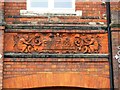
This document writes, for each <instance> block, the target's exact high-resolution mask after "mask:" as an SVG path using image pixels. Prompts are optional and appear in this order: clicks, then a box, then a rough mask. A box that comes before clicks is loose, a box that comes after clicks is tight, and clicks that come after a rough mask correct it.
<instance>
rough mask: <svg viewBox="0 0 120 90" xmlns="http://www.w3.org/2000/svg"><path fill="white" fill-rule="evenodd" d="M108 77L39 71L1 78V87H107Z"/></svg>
mask: <svg viewBox="0 0 120 90" xmlns="http://www.w3.org/2000/svg"><path fill="white" fill-rule="evenodd" d="M109 84H110V83H109V78H104V77H98V76H90V75H85V74H80V73H67V72H65V73H51V72H50V73H49V72H48V73H39V74H34V75H27V76H21V77H15V78H9V79H4V80H3V88H20V87H22V88H35V87H52V86H54V87H55V86H62V87H64V86H65V87H66V86H71V87H84V88H109V87H110V86H109Z"/></svg>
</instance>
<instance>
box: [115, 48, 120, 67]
mask: <svg viewBox="0 0 120 90" xmlns="http://www.w3.org/2000/svg"><path fill="white" fill-rule="evenodd" d="M117 49H118V52H117V54H116V55H115V59H117V60H118V63H119V68H120V46H118V47H117Z"/></svg>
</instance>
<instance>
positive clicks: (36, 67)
mask: <svg viewBox="0 0 120 90" xmlns="http://www.w3.org/2000/svg"><path fill="white" fill-rule="evenodd" d="M36 60H37V61H36ZM62 60H63V61H62ZM40 73H41V75H42V74H44V73H46V75H47V76H45V75H44V76H43V77H42V78H41V79H43V81H45V80H46V79H45V77H48V78H47V82H48V83H49V84H50V85H53V86H54V85H56V84H53V83H52V82H56V83H59V82H60V81H59V80H60V79H62V77H61V76H59V75H60V74H61V75H64V74H68V77H66V76H64V78H66V79H64V80H62V83H66V84H62V85H63V86H64V85H68V81H66V80H68V79H70V77H69V75H70V76H71V75H72V74H73V76H74V75H76V74H77V73H78V74H79V76H80V77H82V75H84V77H86V76H88V77H92V78H96V79H94V80H95V81H93V82H90V81H87V80H88V79H87V78H86V79H85V80H84V82H83V81H81V80H76V81H74V85H75V84H76V85H77V84H78V81H80V82H81V83H83V84H87V83H91V84H92V85H93V86H94V88H100V87H101V88H103V87H108V86H109V83H105V82H106V80H105V81H104V83H105V85H102V86H99V84H100V83H101V84H103V83H102V82H103V81H101V80H102V78H104V79H109V63H108V60H107V59H106V58H101V59H99V58H6V59H5V60H4V80H3V84H4V87H9V88H12V87H20V86H21V85H23V84H19V85H17V84H16V85H17V86H13V84H10V85H11V86H9V84H8V83H9V80H10V79H11V80H12V79H16V80H18V82H20V83H22V82H23V81H21V80H20V79H17V78H24V76H26V78H25V79H27V78H29V77H30V76H34V75H39V74H40ZM49 73H51V74H53V77H54V78H55V79H54V80H53V81H52V82H51V81H49V79H52V75H51V77H49ZM57 73H59V74H58V75H57V76H59V78H58V77H57V76H56V75H54V74H57ZM70 73H72V74H70ZM39 77H40V76H39ZM71 77H72V76H71ZM97 77H98V78H97ZM99 77H101V80H100V79H99ZM72 78H73V77H72ZM75 78H78V77H74V79H75ZM92 78H91V79H92ZM41 79H40V80H41ZM78 79H79V78H78ZM89 79H90V78H89ZM33 80H36V77H34V78H33ZM72 80H73V79H72ZM96 81H99V82H96ZM13 82H15V81H14V80H13ZM13 82H12V83H13ZM29 82H31V80H29V79H27V80H25V81H24V82H23V83H26V84H27V85H23V87H33V86H34V83H31V86H30V85H29ZM37 82H38V81H37V80H36V85H35V86H37V85H38V83H37ZM95 82H96V84H94V83H95ZM41 83H42V84H43V85H46V86H47V84H46V83H44V82H41ZM71 83H72V82H71ZM71 83H69V85H71ZM42 84H40V85H39V86H40V87H41V86H42ZM91 84H90V85H86V86H84V87H86V88H90V87H93V86H91ZM57 85H58V86H59V84H57ZM81 85H82V84H79V85H77V86H78V87H79V86H81ZM107 85H108V86H107ZM71 86H72V85H71ZM23 87H20V88H23Z"/></svg>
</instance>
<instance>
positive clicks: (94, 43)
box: [5, 33, 107, 53]
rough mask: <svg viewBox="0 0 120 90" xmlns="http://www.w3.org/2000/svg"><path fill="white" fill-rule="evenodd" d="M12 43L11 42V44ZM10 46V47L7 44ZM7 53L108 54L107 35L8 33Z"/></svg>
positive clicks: (6, 39)
mask: <svg viewBox="0 0 120 90" xmlns="http://www.w3.org/2000/svg"><path fill="white" fill-rule="evenodd" d="M9 41H10V42H9ZM9 43H11V44H10V47H8V46H7V44H9ZM5 44H6V45H5V51H8V52H23V53H31V52H38V53H102V52H107V47H106V45H107V35H106V34H79V33H77V34H76V33H6V36H5Z"/></svg>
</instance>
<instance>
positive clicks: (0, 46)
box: [0, 26, 4, 89]
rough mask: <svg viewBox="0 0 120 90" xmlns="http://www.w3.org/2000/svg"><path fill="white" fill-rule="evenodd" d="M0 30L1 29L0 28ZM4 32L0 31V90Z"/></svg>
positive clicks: (0, 86) (0, 87) (0, 85)
mask: <svg viewBox="0 0 120 90" xmlns="http://www.w3.org/2000/svg"><path fill="white" fill-rule="evenodd" d="M0 28H2V27H1V26H0ZM3 32H4V31H3V30H2V29H0V89H2V79H3V57H4V56H3V37H4V33H3Z"/></svg>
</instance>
